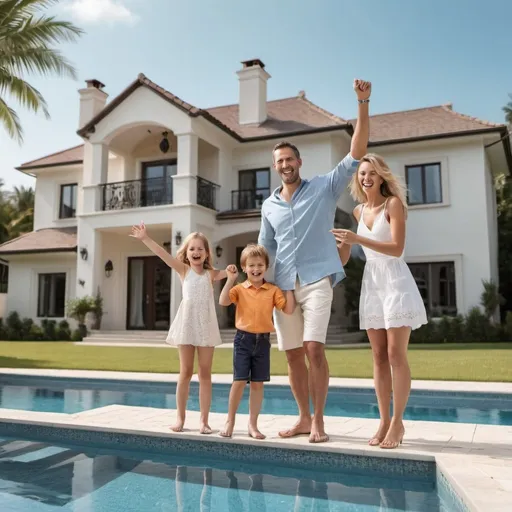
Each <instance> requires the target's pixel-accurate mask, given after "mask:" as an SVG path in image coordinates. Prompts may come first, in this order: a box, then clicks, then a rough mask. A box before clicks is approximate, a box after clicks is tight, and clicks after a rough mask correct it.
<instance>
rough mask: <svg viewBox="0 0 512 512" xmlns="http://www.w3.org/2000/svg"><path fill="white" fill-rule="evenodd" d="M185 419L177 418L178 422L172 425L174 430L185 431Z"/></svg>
mask: <svg viewBox="0 0 512 512" xmlns="http://www.w3.org/2000/svg"><path fill="white" fill-rule="evenodd" d="M184 424H185V420H176V423H175V424H174V425H173V426H172V427H171V430H172V431H173V432H183V425H184Z"/></svg>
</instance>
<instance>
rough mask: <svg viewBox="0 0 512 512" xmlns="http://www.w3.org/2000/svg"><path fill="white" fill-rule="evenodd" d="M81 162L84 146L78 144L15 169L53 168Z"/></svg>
mask: <svg viewBox="0 0 512 512" xmlns="http://www.w3.org/2000/svg"><path fill="white" fill-rule="evenodd" d="M83 160H84V145H83V144H80V145H79V146H75V147H73V148H69V149H64V150H62V151H58V152H57V153H52V154H51V155H47V156H45V157H43V158H38V159H36V160H31V161H30V162H25V163H24V164H22V165H21V166H20V167H16V169H18V170H20V171H23V170H28V169H37V168H40V167H55V166H58V165H71V164H81V163H82V162H83Z"/></svg>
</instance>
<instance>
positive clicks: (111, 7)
mask: <svg viewBox="0 0 512 512" xmlns="http://www.w3.org/2000/svg"><path fill="white" fill-rule="evenodd" d="M125 3H126V2H125V0H70V1H69V2H68V3H66V4H64V5H63V6H62V7H63V8H64V9H65V10H66V11H69V12H71V14H72V16H73V17H74V18H75V19H76V20H77V21H80V22H82V23H102V22H108V23H117V22H120V23H128V24H133V23H135V22H136V21H137V20H138V17H137V16H136V15H135V14H134V13H133V12H132V11H130V9H128V7H127V6H126V5H125Z"/></svg>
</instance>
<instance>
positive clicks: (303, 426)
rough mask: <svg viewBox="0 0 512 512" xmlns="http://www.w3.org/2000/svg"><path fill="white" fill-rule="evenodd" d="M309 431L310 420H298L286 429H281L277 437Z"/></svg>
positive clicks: (293, 435) (298, 434) (297, 434)
mask: <svg viewBox="0 0 512 512" xmlns="http://www.w3.org/2000/svg"><path fill="white" fill-rule="evenodd" d="M310 432H311V420H309V421H308V420H307V419H305V420H299V421H298V422H297V423H295V425H294V426H293V427H292V428H290V429H288V430H281V432H279V437H295V436H300V435H301V434H309V433H310Z"/></svg>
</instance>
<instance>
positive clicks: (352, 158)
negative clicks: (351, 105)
mask: <svg viewBox="0 0 512 512" xmlns="http://www.w3.org/2000/svg"><path fill="white" fill-rule="evenodd" d="M371 90H372V85H371V83H370V82H365V81H363V80H354V91H355V92H356V95H357V101H358V103H359V105H358V114H357V123H356V129H355V130H354V135H353V136H352V142H351V144H350V153H349V154H348V155H347V156H346V157H345V158H344V159H343V160H342V161H341V162H340V163H339V164H338V165H337V166H336V167H335V168H334V169H333V170H332V171H331V172H330V173H329V174H330V178H331V189H332V191H333V194H334V196H335V197H339V196H340V195H341V194H342V193H343V191H344V190H345V188H346V187H347V184H348V180H349V179H350V178H351V177H352V174H353V173H354V171H355V170H356V168H357V164H358V162H359V160H360V159H361V158H363V156H364V155H366V152H367V149H368V138H369V135H370V116H369V102H370V94H371Z"/></svg>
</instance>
